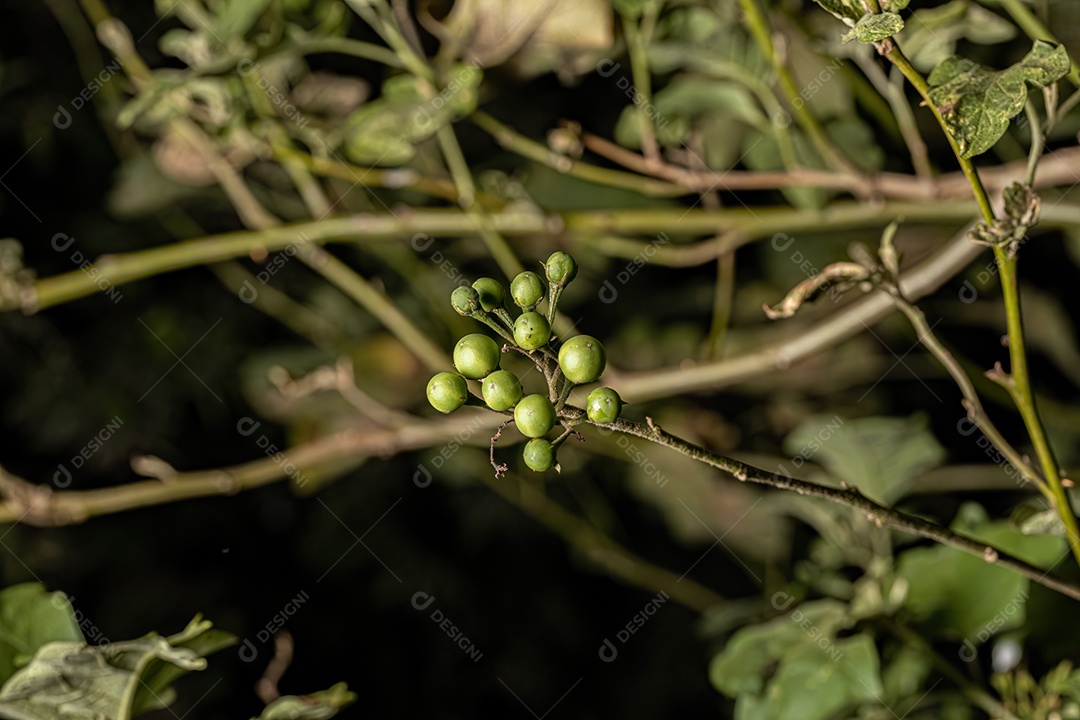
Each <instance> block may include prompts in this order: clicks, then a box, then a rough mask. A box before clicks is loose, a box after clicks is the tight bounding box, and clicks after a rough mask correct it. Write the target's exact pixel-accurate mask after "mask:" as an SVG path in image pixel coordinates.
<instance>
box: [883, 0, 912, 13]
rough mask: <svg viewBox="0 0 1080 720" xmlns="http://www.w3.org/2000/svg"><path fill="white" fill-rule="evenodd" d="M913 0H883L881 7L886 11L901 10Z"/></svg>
mask: <svg viewBox="0 0 1080 720" xmlns="http://www.w3.org/2000/svg"><path fill="white" fill-rule="evenodd" d="M909 2H911V0H881V9H882V10H883V11H885V12H894V13H896V12H900V11H901V10H903V9H904V8H906V7H907V6H908V3H909Z"/></svg>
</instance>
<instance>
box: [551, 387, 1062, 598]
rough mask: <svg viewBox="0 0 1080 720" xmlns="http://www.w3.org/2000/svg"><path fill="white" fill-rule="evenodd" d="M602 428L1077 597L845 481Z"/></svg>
mask: <svg viewBox="0 0 1080 720" xmlns="http://www.w3.org/2000/svg"><path fill="white" fill-rule="evenodd" d="M567 410H569V411H571V412H573V411H576V412H578V413H581V412H582V410H581V409H580V408H575V407H573V406H569V405H568V406H567V407H566V409H565V410H564V412H565V411H567ZM587 422H589V424H591V425H596V423H593V422H591V421H587ZM598 427H599V426H598ZM603 427H605V428H610V429H613V430H616V431H617V432H622V433H626V434H627V435H633V436H635V437H639V438H642V439H645V440H649V441H650V442H654V443H656V444H658V445H663V446H664V447H667V448H670V449H672V450H675V451H676V452H680V453H682V454H683V455H686V456H687V457H689V458H691V459H693V460H697V461H698V462H701V463H704V464H706V465H709V466H711V467H714V468H717V469H719V470H723V471H725V472H727V473H730V474H731V475H733V476H734V477H735V479H736V480H739V481H742V482H752V483H757V484H759V485H768V486H770V487H774V488H778V489H780V490H787V491H790V492H795V493H798V494H799V495H806V496H810V497H817V498H821V499H823V500H828V501H829V502H833V503H837V504H840V505H846V506H848V507H851V508H853V509H855V510H858V511H860V512H862V513H864V514H865V515H866V517H867V518H868V519H869V520H871V521H872V522H874V523H875V524H877V525H879V526H885V527H890V528H892V529H894V530H899V531H901V532H906V533H909V534H912V535H917V536H919V537H924V538H927V539H928V540H933V541H934V542H938V543H941V544H942V545H948V546H949V547H951V548H955V549H957V550H960V551H961V552H965V553H967V554H969V555H973V556H975V557H979V558H982V559H983V560H985V561H986V562H988V563H991V564H994V565H1000V566H1001V567H1004V568H1008V569H1010V570H1013V571H1014V572H1018V573H1020V574H1021V575H1023V576H1024V577H1026V578H1028V579H1029V580H1032V581H1034V582H1036V583H1038V584H1040V585H1044V586H1045V587H1048V588H1050V589H1051V590H1056V591H1057V592H1059V593H1061V594H1063V595H1066V596H1068V597H1071V598H1073V599H1074V600H1080V586H1077V585H1074V584H1072V583H1068V582H1065V581H1064V580H1060V579H1058V578H1056V577H1053V576H1052V575H1050V573H1049V572H1048V571H1046V570H1042V569H1040V568H1038V567H1035V566H1034V565H1030V564H1028V563H1026V562H1024V561H1023V560H1020V559H1018V558H1015V557H1013V556H1011V555H1006V554H1005V553H1003V552H1001V551H1000V550H998V549H997V548H994V547H991V546H989V545H986V544H985V543H981V542H978V541H977V540H974V539H972V538H969V537H965V536H963V535H960V534H958V533H955V532H953V531H952V530H949V529H947V528H944V527H942V526H940V525H935V524H934V523H932V522H929V521H927V520H924V519H922V518H920V517H917V516H915V515H908V514H907V513H904V512H901V511H899V510H894V509H892V508H887V507H885V506H883V505H879V504H878V503H876V502H874V501H873V500H871V499H869V498H867V497H866V496H865V495H863V494H862V493H860V492H859V491H858V489H857V488H854V487H847V486H843V487H840V488H833V487H827V486H824V485H818V484H816V483H811V482H806V481H804V480H796V479H795V478H791V477H788V476H786V475H781V474H780V473H770V472H766V471H765V470H762V469H760V468H756V467H753V466H752V465H747V464H746V463H744V462H741V461H739V460H734V459H732V458H729V457H725V456H723V455H718V454H716V453H713V452H710V451H709V450H706V449H705V448H703V447H701V446H699V445H695V444H693V443H691V442H688V441H686V440H683V439H682V438H680V437H676V436H675V435H672V434H670V433H668V432H665V431H664V430H663V429H662V428H661V427H660V426H658V425H656V424H655V423H653V422H652V421H651V420H649V422H648V424H646V423H639V422H634V421H632V420H625V419H622V418H620V419H618V420H616V421H615V422H613V423H608V424H606V425H604V426H603Z"/></svg>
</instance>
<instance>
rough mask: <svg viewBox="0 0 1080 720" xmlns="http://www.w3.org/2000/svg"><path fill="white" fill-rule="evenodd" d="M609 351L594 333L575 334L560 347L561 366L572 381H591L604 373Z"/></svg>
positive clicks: (578, 382)
mask: <svg viewBox="0 0 1080 720" xmlns="http://www.w3.org/2000/svg"><path fill="white" fill-rule="evenodd" d="M606 365H607V353H606V352H604V346H603V345H601V344H600V341H599V340H597V339H596V338H594V337H593V336H592V335H575V336H574V337H572V338H570V339H569V340H567V341H566V342H565V343H563V346H562V348H560V349H559V367H560V368H562V371H563V375H565V376H566V377H567V379H569V380H570V382H573V383H576V384H578V385H583V384H584V383H591V382H593V381H595V380H596V379H597V378H599V377H600V376H601V375H603V373H604V367H605V366H606Z"/></svg>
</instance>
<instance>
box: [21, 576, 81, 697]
mask: <svg viewBox="0 0 1080 720" xmlns="http://www.w3.org/2000/svg"><path fill="white" fill-rule="evenodd" d="M65 641H66V642H76V643H81V642H84V638H83V634H82V631H81V630H79V625H78V623H77V622H75V612H74V611H73V610H72V608H71V603H70V602H68V599H67V596H66V595H64V593H61V592H54V593H50V592H46V591H45V586H44V585H42V584H41V583H23V584H21V585H13V586H11V587H9V588H5V589H4V590H2V591H0V684H2V683H4V682H6V681H7V680H8V678H10V677H11V676H12V675H13V674H14V673H15V671H16V670H17V669H19V668H20V667H22V666H23V665H26V663H28V662H30V658H32V657H33V656H34V653H36V652H37V651H38V648H40V647H41V646H42V645H45V644H46V643H50V642H65Z"/></svg>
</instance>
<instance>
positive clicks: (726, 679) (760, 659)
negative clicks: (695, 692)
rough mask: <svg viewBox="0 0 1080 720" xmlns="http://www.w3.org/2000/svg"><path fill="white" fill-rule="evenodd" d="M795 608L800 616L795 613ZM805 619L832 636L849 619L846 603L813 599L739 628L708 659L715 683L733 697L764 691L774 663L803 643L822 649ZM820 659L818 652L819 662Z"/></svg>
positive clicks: (717, 687)
mask: <svg viewBox="0 0 1080 720" xmlns="http://www.w3.org/2000/svg"><path fill="white" fill-rule="evenodd" d="M796 612H797V613H798V616H797V619H796V617H793V616H794V613H796ZM803 622H806V623H807V624H808V626H810V627H813V628H815V629H816V631H817V632H818V633H819V636H820V637H825V638H829V637H833V636H835V634H836V632H837V631H838V630H840V629H841V628H843V627H844V626H845V625H846V624H847V622H848V620H847V606H845V605H844V604H843V603H842V602H840V601H839V600H832V599H825V600H814V601H812V602H808V603H803V604H802V605H799V606H798V607H797V608H795V609H794V610H793V611H792V613H789V614H787V615H782V616H781V617H778V618H775V619H773V620H770V621H769V622H766V623H761V624H759V625H751V626H750V627H747V628H743V629H741V630H738V631H736V633H735V634H734V635H732V636H731V639H730V640H729V641H728V642H727V644H726V645H725V646H724V649H723V650H721V651H720V652H719V653H717V655H716V656H715V657H713V659H712V662H710V663H709V679H710V680H711V681H712V684H713V686H714V687H715V688H716V689H717V690H719V691H720V692H722V693H724V694H725V695H728V696H730V697H739V698H741V697H743V696H750V695H761V694H762V693H763V692H764V691H765V682H766V679H767V678H766V676H767V673H768V670H769V668H770V667H771V666H772V665H773V664H774V663H776V662H784V661H785V658H789V657H791V656H792V653H793V652H794V650H796V649H797V648H799V647H800V646H804V645H808V646H810V647H811V648H812V649H814V650H816V651H817V652H818V653H821V652H822V650H821V648H818V646H817V644H816V643H815V640H814V639H812V638H810V637H809V635H808V634H807V631H806V630H804V629H803V628H802V627H800V623H803ZM821 659H822V658H821V655H819V656H818V664H819V665H820V664H821Z"/></svg>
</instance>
